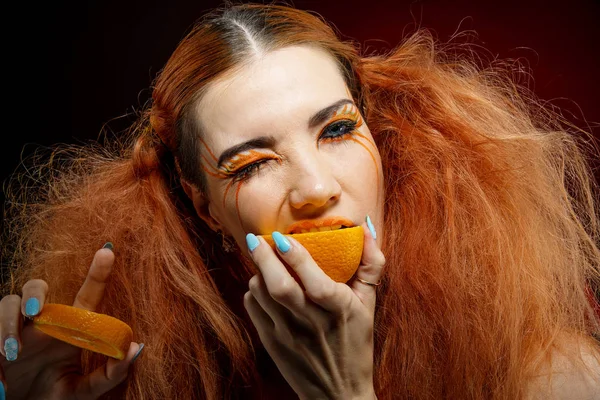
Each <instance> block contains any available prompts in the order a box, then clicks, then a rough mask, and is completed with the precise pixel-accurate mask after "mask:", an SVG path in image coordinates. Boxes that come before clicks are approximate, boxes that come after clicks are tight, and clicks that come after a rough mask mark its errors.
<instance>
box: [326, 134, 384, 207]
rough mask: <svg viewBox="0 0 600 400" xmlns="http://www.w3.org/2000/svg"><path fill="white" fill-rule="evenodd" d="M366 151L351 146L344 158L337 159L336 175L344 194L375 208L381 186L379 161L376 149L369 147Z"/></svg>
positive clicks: (378, 200)
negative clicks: (346, 193)
mask: <svg viewBox="0 0 600 400" xmlns="http://www.w3.org/2000/svg"><path fill="white" fill-rule="evenodd" d="M368 149H369V151H367V150H366V149H365V148H363V147H362V146H359V145H353V146H352V150H351V151H347V152H346V156H345V157H337V158H336V160H335V162H336V170H337V171H336V172H337V173H336V175H337V176H338V177H339V179H340V182H342V186H343V190H344V192H348V193H349V194H351V195H352V197H353V198H355V199H357V200H359V201H360V202H361V203H365V204H364V205H365V206H367V205H372V206H376V204H378V203H379V202H380V197H381V196H380V195H381V193H382V186H383V181H382V174H381V160H380V158H379V153H378V152H377V150H376V149H373V148H372V147H371V146H369V147H368ZM369 208H370V207H369Z"/></svg>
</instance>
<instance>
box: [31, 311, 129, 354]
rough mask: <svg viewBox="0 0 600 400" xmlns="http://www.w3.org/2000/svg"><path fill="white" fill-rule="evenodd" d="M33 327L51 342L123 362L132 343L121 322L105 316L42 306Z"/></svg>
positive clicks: (123, 323)
mask: <svg viewBox="0 0 600 400" xmlns="http://www.w3.org/2000/svg"><path fill="white" fill-rule="evenodd" d="M33 326H34V327H35V328H36V329H38V330H40V331H42V332H44V333H45V334H46V335H48V336H52V337H53V338H55V339H58V340H61V341H63V342H66V343H69V344H72V345H73V346H77V347H80V348H83V349H87V350H91V351H94V352H96V353H100V354H104V355H106V356H109V357H112V358H116V359H117V360H123V359H124V358H125V357H126V355H127V351H128V349H129V345H130V343H131V341H132V339H133V331H132V330H131V327H130V326H129V325H127V324H126V323H125V322H123V321H121V320H119V319H117V318H114V317H111V316H110V315H106V314H99V313H95V312H93V311H89V310H85V309H83V308H77V307H73V306H68V305H65V304H45V305H44V308H43V309H42V311H41V312H40V314H39V315H37V316H36V317H34V318H33Z"/></svg>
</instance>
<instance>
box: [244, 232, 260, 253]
mask: <svg viewBox="0 0 600 400" xmlns="http://www.w3.org/2000/svg"><path fill="white" fill-rule="evenodd" d="M246 244H247V245H248V250H250V251H254V249H256V248H257V247H258V245H259V244H260V242H259V241H258V238H257V237H256V235H255V234H254V233H249V234H247V235H246Z"/></svg>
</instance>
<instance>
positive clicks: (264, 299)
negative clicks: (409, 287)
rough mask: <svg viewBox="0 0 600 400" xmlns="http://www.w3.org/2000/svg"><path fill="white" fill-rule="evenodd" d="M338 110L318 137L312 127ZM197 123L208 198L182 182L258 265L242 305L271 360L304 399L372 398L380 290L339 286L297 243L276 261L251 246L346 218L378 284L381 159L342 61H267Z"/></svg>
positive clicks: (230, 85)
mask: <svg viewBox="0 0 600 400" xmlns="http://www.w3.org/2000/svg"><path fill="white" fill-rule="evenodd" d="M344 100H345V101H344ZM338 101H341V102H340V103H338V104H339V106H338V107H336V108H335V109H333V110H331V113H329V114H328V115H327V118H324V120H323V121H321V122H320V123H319V124H316V125H314V126H311V124H310V123H309V121H310V120H311V117H312V116H313V115H315V114H316V113H318V112H319V111H320V110H323V109H325V108H327V107H329V106H331V105H332V104H334V103H336V102H338ZM195 112H196V118H197V122H198V125H199V126H200V127H201V132H202V149H201V159H202V169H203V170H204V172H205V174H206V177H207V186H208V190H207V193H206V195H204V194H202V193H200V192H199V191H198V190H196V189H195V188H194V187H193V186H192V185H190V184H188V183H185V182H184V188H185V189H186V192H187V193H188V196H190V198H191V199H192V200H193V203H194V206H195V208H196V211H197V212H198V215H199V216H200V217H201V218H203V219H204V221H206V222H207V224H208V225H209V226H210V227H211V228H212V229H214V230H221V231H222V232H224V233H225V234H228V235H231V236H233V238H234V239H235V241H236V242H237V244H238V246H239V247H240V249H242V250H243V251H244V253H245V254H247V255H248V257H250V258H251V259H252V260H253V261H254V263H255V264H256V266H257V270H258V273H257V274H256V275H255V276H254V277H253V278H252V279H251V280H250V282H249V291H248V292H247V293H246V294H245V296H244V305H245V307H246V310H247V311H248V313H249V315H250V317H251V320H252V322H253V324H254V326H255V327H256V329H257V331H258V333H259V337H260V338H261V341H262V343H263V345H264V347H265V349H266V350H267V351H268V352H269V354H270V356H271V358H272V359H273V361H274V362H275V364H276V365H277V367H278V368H279V371H280V372H281V374H282V376H283V377H284V378H285V379H286V380H287V382H288V383H289V385H290V386H291V387H292V389H293V390H294V391H295V392H296V394H298V396H299V397H300V398H310V399H317V398H348V399H353V398H374V397H375V394H374V390H373V320H374V311H375V299H376V287H374V286H370V285H366V284H364V283H362V282H360V281H358V280H356V279H354V280H351V281H350V282H349V283H348V284H342V283H336V282H334V281H332V280H331V279H330V278H329V277H328V276H327V275H326V274H325V273H324V272H323V271H322V270H321V269H320V268H319V267H318V266H317V264H316V263H315V262H314V260H313V259H312V257H311V256H310V254H309V253H308V252H307V251H306V249H304V248H303V247H302V246H301V245H300V244H299V243H298V242H297V241H295V240H294V239H293V238H291V237H289V236H288V237H287V238H288V241H289V244H290V246H291V247H290V249H289V250H287V251H281V250H280V249H277V250H275V251H274V250H273V249H271V247H270V246H268V245H267V244H266V242H265V241H264V240H263V239H262V238H259V241H258V243H259V245H258V247H256V248H255V249H253V250H252V251H249V249H248V246H247V242H246V239H247V238H248V239H249V240H253V239H254V238H256V236H254V235H255V234H256V235H262V234H271V233H272V232H273V231H280V232H286V230H287V229H288V228H289V227H290V225H291V224H293V223H296V222H298V221H311V220H315V219H324V218H328V217H337V216H340V217H344V218H347V219H348V220H350V221H352V223H353V224H354V225H363V228H364V231H365V241H364V248H363V257H362V261H361V265H360V266H359V268H358V271H357V273H356V276H357V277H359V278H361V279H363V280H365V281H368V282H378V281H379V279H380V277H381V273H382V269H383V265H384V264H385V257H384V256H383V254H382V252H381V250H380V248H379V245H378V242H380V241H381V236H382V234H383V230H382V221H383V189H382V188H383V174H382V169H381V158H380V156H379V152H378V151H377V147H376V146H375V144H374V141H373V137H372V136H371V133H370V131H369V129H368V127H367V125H366V123H365V122H364V120H363V119H362V116H361V115H360V112H359V110H358V108H357V107H356V105H355V104H354V103H353V101H352V98H351V96H350V93H349V91H348V88H347V87H346V84H345V82H344V79H343V77H342V75H341V73H340V71H339V69H338V67H337V65H336V64H335V62H334V60H333V59H332V58H331V57H330V56H329V55H328V54H327V53H325V52H323V51H321V50H319V49H316V48H311V47H303V46H296V47H287V48H284V49H280V50H277V51H273V52H270V53H266V54H261V55H260V56H258V57H256V58H255V59H253V60H252V61H251V62H249V63H248V64H246V65H244V66H242V67H241V68H238V69H237V70H235V72H234V73H232V74H229V75H228V76H227V77H225V78H223V79H221V80H219V81H217V82H214V83H213V84H212V85H211V86H210V87H209V88H208V90H207V91H206V92H205V94H204V96H203V97H202V99H201V100H200V101H199V102H198V104H197V106H196V110H195ZM340 123H349V124H350V125H347V126H345V127H344V128H340V125H339V124H340ZM336 124H338V125H336ZM341 132H345V133H346V134H344V135H339V134H340V133H341ZM261 136H267V137H271V141H270V143H268V145H267V146H266V147H265V148H253V149H246V151H245V152H242V153H241V154H237V155H233V156H231V155H230V156H231V157H230V156H228V157H226V158H225V159H224V160H223V154H224V153H225V152H226V151H227V149H229V148H231V147H232V146H236V145H238V144H240V143H243V142H246V141H248V140H252V139H257V138H259V137H261ZM219 160H220V161H222V162H219ZM257 162H264V164H261V165H260V167H259V169H258V170H257V171H255V173H254V174H252V175H249V176H246V177H245V178H246V179H239V175H237V174H238V173H239V171H244V168H248V166H249V165H251V164H253V163H257ZM367 215H369V216H370V218H371V219H372V221H373V223H374V226H375V229H376V231H377V235H378V236H377V240H375V239H374V237H373V236H372V234H371V233H370V231H369V229H368V227H367V224H366V223H365V222H364V221H365V217H366V216H367ZM285 264H287V265H288V266H290V267H291V268H292V269H293V270H294V271H295V272H296V274H297V275H298V277H299V279H300V282H297V281H296V280H295V279H294V278H293V277H292V276H291V275H290V273H289V272H288V270H287V269H286V267H285Z"/></svg>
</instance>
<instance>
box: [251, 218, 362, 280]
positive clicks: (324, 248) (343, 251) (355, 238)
mask: <svg viewBox="0 0 600 400" xmlns="http://www.w3.org/2000/svg"><path fill="white" fill-rule="evenodd" d="M286 236H291V237H293V238H294V239H296V240H297V241H298V242H299V243H300V244H301V245H302V246H304V247H305V248H306V250H308V252H309V253H310V255H311V256H312V258H313V259H314V260H315V262H316V263H317V265H318V266H319V267H320V268H321V269H322V270H323V272H325V273H326V274H327V275H328V276H329V277H330V278H331V279H333V280H334V281H336V282H341V283H346V282H348V281H349V280H350V278H352V276H353V275H354V273H355V272H356V270H357V269H358V266H359V265H360V260H361V257H362V251H363V242H364V233H363V228H362V226H354V227H352V228H344V229H336V230H332V231H322V232H307V233H295V234H291V235H286ZM261 237H262V238H263V239H265V241H266V242H267V243H269V245H270V246H271V247H272V248H273V249H275V242H274V241H273V238H272V237H271V235H261ZM290 272H291V273H292V275H293V276H294V277H296V274H295V273H293V271H292V270H290Z"/></svg>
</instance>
